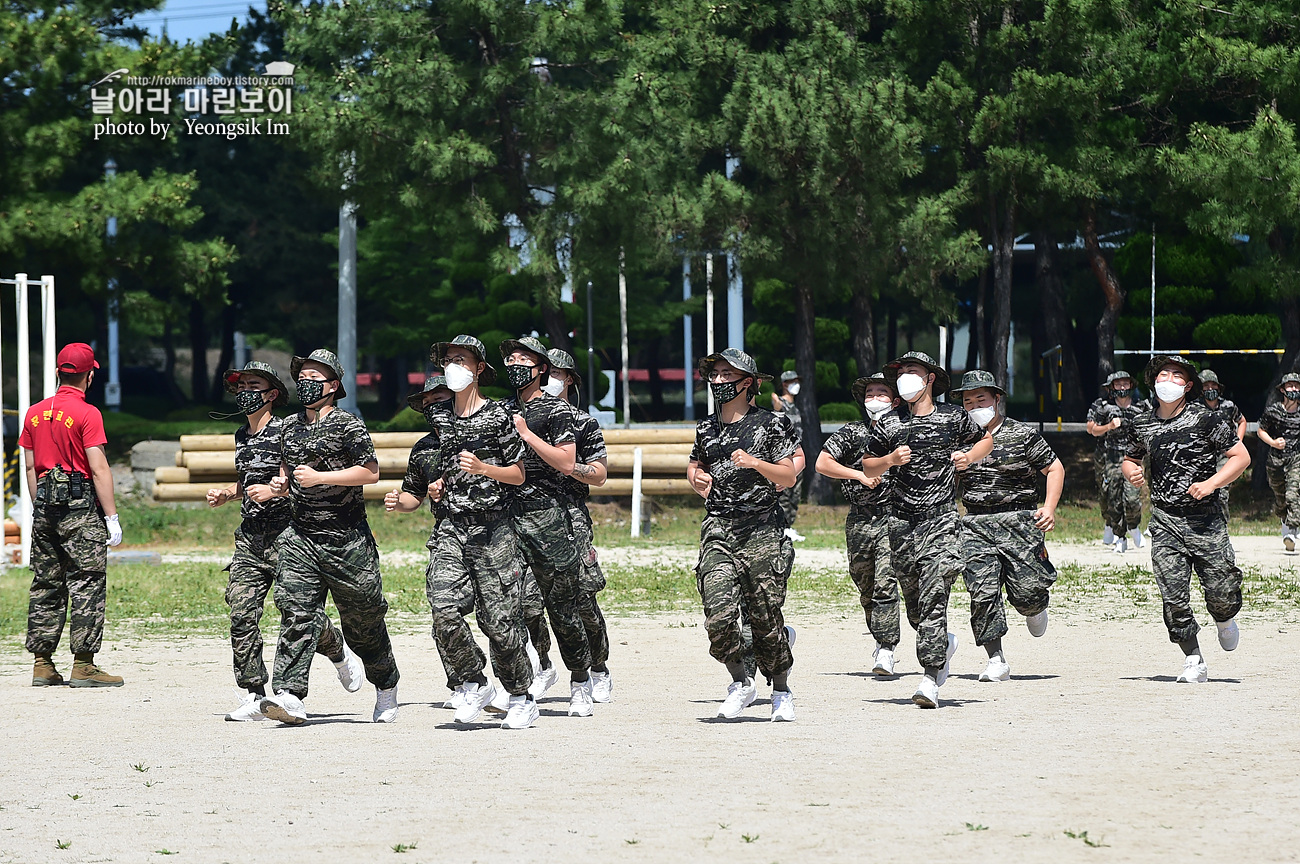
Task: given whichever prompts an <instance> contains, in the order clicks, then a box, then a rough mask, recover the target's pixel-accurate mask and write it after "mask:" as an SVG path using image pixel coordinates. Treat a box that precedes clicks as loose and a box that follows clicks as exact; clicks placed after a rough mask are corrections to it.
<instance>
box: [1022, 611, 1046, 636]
mask: <svg viewBox="0 0 1300 864" xmlns="http://www.w3.org/2000/svg"><path fill="white" fill-rule="evenodd" d="M1025 626H1026V627H1028V628H1029V635H1030V636H1033V637H1035V638H1037V637H1039V636H1042V635H1043V634H1044V633H1046V632H1047V610H1046V609H1044V610H1043V611H1042V612H1039V613H1038V614H1037V615H1026V616H1025Z"/></svg>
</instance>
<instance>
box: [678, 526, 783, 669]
mask: <svg viewBox="0 0 1300 864" xmlns="http://www.w3.org/2000/svg"><path fill="white" fill-rule="evenodd" d="M784 531H785V517H784V516H783V515H782V514H781V513H780V512H779V511H773V512H772V513H771V514H769V515H767V516H765V517H760V518H758V519H750V520H736V519H723V518H721V517H718V516H705V517H704V522H703V524H701V525H700V558H699V562H698V563H697V564H696V566H695V579H696V587H697V588H698V589H699V592H700V598H701V600H703V602H704V627H705V630H707V631H708V635H709V654H711V655H712V656H713V658H714V659H715V660H717V661H719V662H721V663H743V662H744V655H745V651H746V648H747V647H748V646H747V644H746V642H747V640H746V636H745V633H744V631H743V627H744V624H745V623H746V621H745V620H744V618H746V617H747V618H748V624H749V626H750V629H751V631H752V636H751V637H750V638H751V639H752V644H753V652H754V658H755V661H756V662H757V665H758V668H759V669H760V670H762V672H763V674H764V675H765V676H767V677H768V678H769V679H770V678H771V677H772V676H773V675H780V674H782V673H784V672H786V671H787V670H789V669H790V667H791V666H793V665H794V657H793V656H792V655H791V654H790V642H789V639H787V637H786V632H785V618H784V616H783V615H782V612H781V607H782V606H783V605H784V604H785V591H786V584H787V583H788V582H789V579H790V568H791V567H792V566H793V564H794V545H793V544H792V543H791V542H790V538H788V537H786V536H785V533H784ZM742 611H743V613H744V614H743V615H742Z"/></svg>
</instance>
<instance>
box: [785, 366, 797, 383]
mask: <svg viewBox="0 0 1300 864" xmlns="http://www.w3.org/2000/svg"><path fill="white" fill-rule="evenodd" d="M798 380H799V373H798V372H796V371H794V370H793V369H787V370H785V371H784V372H782V373H781V382H782V383H785V382H786V381H798Z"/></svg>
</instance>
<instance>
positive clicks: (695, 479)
mask: <svg viewBox="0 0 1300 864" xmlns="http://www.w3.org/2000/svg"><path fill="white" fill-rule="evenodd" d="M686 482H688V483H690V484H691V488H692V489H694V490H695V493H696V494H697V495H699V496H700V497H701V498H708V497H709V489H711V488H712V487H713V476H712V475H711V474H709V472H708V471H705V470H704V469H703V468H701V467H700V463H699V462H696V461H695V460H693V459H692V460H691V461H690V462H689V463H687V465H686Z"/></svg>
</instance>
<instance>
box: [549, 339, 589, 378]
mask: <svg viewBox="0 0 1300 864" xmlns="http://www.w3.org/2000/svg"><path fill="white" fill-rule="evenodd" d="M546 356H547V357H548V358H550V361H551V368H552V369H563V370H564V371H565V372H568V373H569V377H570V378H572V379H573V380H574V381H575V382H576V383H577V385H578V386H579V387H581V386H582V376H581V375H579V374H578V369H577V364H576V363H574V360H573V355H572V354H570V353H569V352H568V351H561V350H560V349H559V348H552V349H551V350H550V351H547V352H546Z"/></svg>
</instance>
